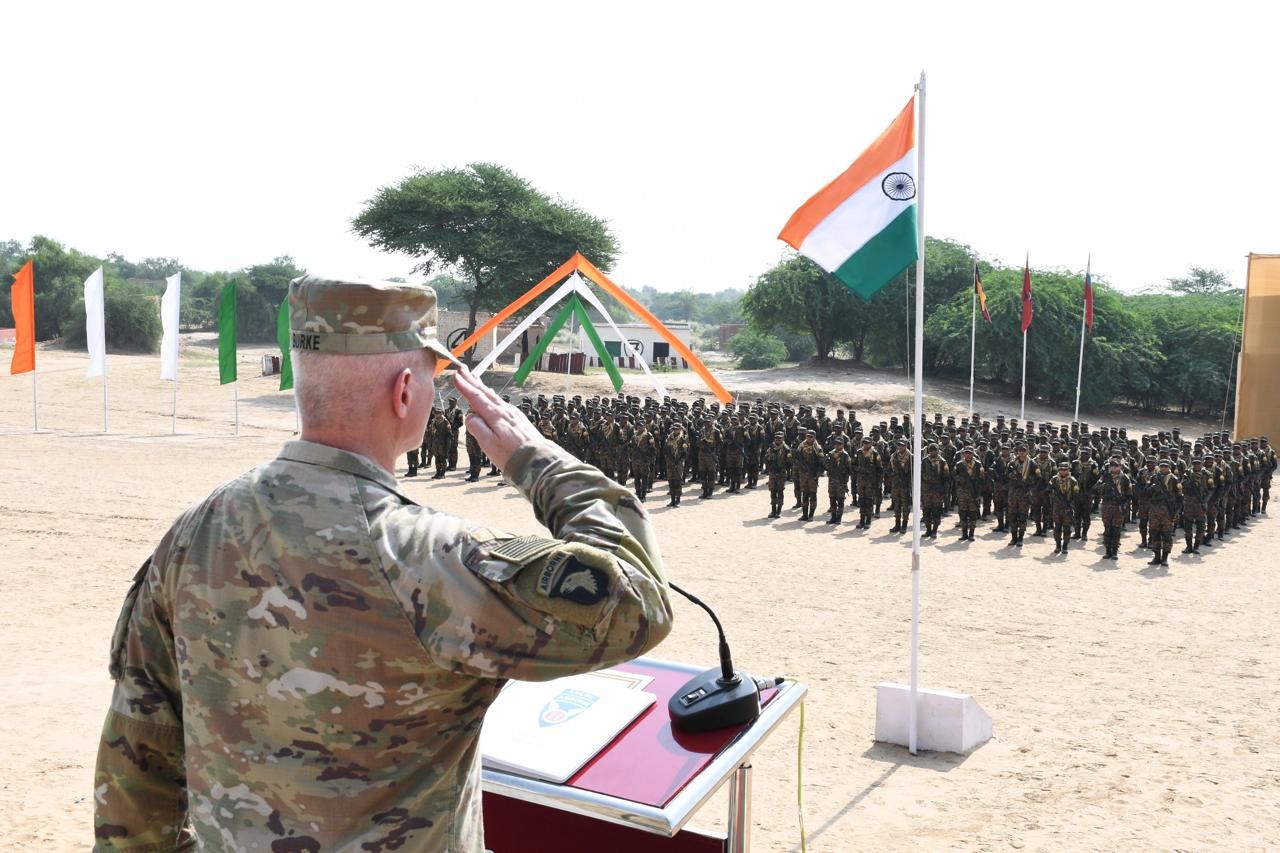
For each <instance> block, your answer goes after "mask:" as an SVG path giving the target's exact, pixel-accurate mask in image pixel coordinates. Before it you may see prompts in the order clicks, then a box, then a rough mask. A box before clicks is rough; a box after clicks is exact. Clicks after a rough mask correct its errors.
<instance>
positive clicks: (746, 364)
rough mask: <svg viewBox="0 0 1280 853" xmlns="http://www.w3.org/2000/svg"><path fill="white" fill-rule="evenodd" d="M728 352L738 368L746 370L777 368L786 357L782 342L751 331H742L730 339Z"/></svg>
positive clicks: (770, 336)
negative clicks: (736, 361)
mask: <svg viewBox="0 0 1280 853" xmlns="http://www.w3.org/2000/svg"><path fill="white" fill-rule="evenodd" d="M729 352H730V353H732V354H733V356H734V358H736V359H738V367H741V368H745V369H746V370H762V369H764V368H767V367H777V366H778V364H779V362H781V361H782V360H783V359H784V358H786V356H787V348H786V346H785V345H784V344H783V343H782V341H780V340H778V339H777V338H775V337H773V336H772V335H764V334H761V333H760V332H755V331H752V330H751V329H744V330H742V331H741V332H738V334H736V335H734V336H733V338H731V339H730V341H729Z"/></svg>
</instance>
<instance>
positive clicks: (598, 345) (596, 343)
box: [573, 293, 622, 393]
mask: <svg viewBox="0 0 1280 853" xmlns="http://www.w3.org/2000/svg"><path fill="white" fill-rule="evenodd" d="M573 313H574V314H576V315H577V316H578V322H579V324H581V325H582V331H584V332H586V333H587V338H588V339H589V340H590V341H591V346H593V347H594V348H595V351H596V355H598V356H599V357H600V363H601V364H603V365H604V371H605V373H608V374H609V381H610V382H611V383H613V390H614V392H615V393H617V392H618V391H621V390H622V374H621V373H619V372H618V367H617V365H615V364H614V363H613V358H612V357H611V356H610V355H609V350H607V349H605V346H604V341H602V340H600V333H599V332H597V331H596V327H595V326H593V325H591V318H590V317H588V316H587V309H586V308H583V307H582V303H581V302H580V301H579V300H578V295H577V294H576V293H575V294H574V295H573Z"/></svg>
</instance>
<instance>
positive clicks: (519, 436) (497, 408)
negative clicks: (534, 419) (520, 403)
mask: <svg viewBox="0 0 1280 853" xmlns="http://www.w3.org/2000/svg"><path fill="white" fill-rule="evenodd" d="M453 385H454V387H455V388H457V389H458V392H459V393H460V394H462V396H463V397H465V398H466V400H467V402H468V403H469V404H471V412H470V414H468V415H467V432H469V433H471V434H472V435H473V436H475V439H476V442H477V443H478V444H479V445H480V449H481V450H483V451H484V453H485V455H486V456H488V457H489V459H490V460H491V461H492V462H493V464H494V465H497V466H498V467H499V468H506V467H507V461H508V460H509V459H510V458H511V454H513V453H515V452H516V449H517V448H519V447H520V446H521V445H523V444H528V443H529V442H531V441H538V440H541V439H542V434H541V433H540V432H538V430H537V429H536V428H535V427H534V426H533V424H531V423H529V419H528V418H526V417H525V416H524V412H522V411H520V410H519V409H517V408H516V407H515V406H513V405H511V404H510V403H508V402H506V401H505V400H503V399H502V398H501V397H499V396H498V395H497V394H496V393H494V391H493V389H491V388H489V386H487V385H485V384H484V383H483V382H481V381H480V380H479V379H477V378H476V377H475V376H473V375H472V373H471V371H470V370H468V369H467V368H465V367H459V368H458V371H457V374H456V375H455V376H454V379H453Z"/></svg>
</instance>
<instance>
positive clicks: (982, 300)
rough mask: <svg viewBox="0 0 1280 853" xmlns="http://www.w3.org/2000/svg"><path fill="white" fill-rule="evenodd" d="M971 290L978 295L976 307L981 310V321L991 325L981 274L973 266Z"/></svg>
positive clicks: (975, 265)
mask: <svg viewBox="0 0 1280 853" xmlns="http://www.w3.org/2000/svg"><path fill="white" fill-rule="evenodd" d="M973 289H974V291H975V292H976V293H977V294H978V307H980V308H981V309H982V319H984V320H986V321H987V325H988V326H990V325H991V315H990V314H989V313H987V292H986V291H985V290H983V289H982V274H981V273H980V272H978V265H977V264H974V265H973Z"/></svg>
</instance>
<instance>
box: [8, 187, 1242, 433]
mask: <svg viewBox="0 0 1280 853" xmlns="http://www.w3.org/2000/svg"><path fill="white" fill-rule="evenodd" d="M351 227H352V231H353V232H354V233H356V234H358V235H360V236H362V237H364V238H365V239H367V240H368V241H369V243H370V244H371V245H372V246H374V247H376V248H380V249H383V250H385V251H390V252H396V253H400V254H403V255H406V256H408V257H409V258H410V259H412V261H413V271H414V272H418V273H422V274H424V275H426V276H428V277H429V278H428V283H429V284H431V285H432V286H433V287H435V289H436V291H437V293H438V294H439V297H440V304H441V305H442V306H445V307H449V308H453V309H456V310H463V311H467V312H468V314H469V326H470V329H471V330H474V329H475V327H476V318H477V314H478V313H479V312H481V311H496V310H499V309H501V308H502V307H503V306H505V305H507V304H508V303H510V302H511V301H512V300H514V299H515V298H517V297H519V296H520V295H521V294H523V293H524V292H525V291H527V290H528V289H529V288H530V287H532V286H533V285H534V284H536V283H537V282H538V281H540V280H541V279H542V278H544V277H545V276H547V275H548V274H549V273H550V272H552V271H553V270H554V269H555V268H556V267H557V266H559V265H560V264H561V263H562V262H563V261H565V260H566V259H567V258H569V257H570V256H571V255H572V254H573V253H574V252H575V251H580V252H582V253H583V254H584V255H585V256H587V257H588V258H590V259H591V260H592V261H593V262H594V263H595V264H596V265H597V266H598V267H600V268H601V269H602V270H604V271H606V272H607V271H608V270H610V269H611V268H612V266H613V264H614V262H615V260H616V258H617V256H618V253H619V251H620V243H619V240H618V238H617V236H616V235H615V234H614V233H613V231H612V229H611V228H610V226H609V223H608V222H607V221H606V220H604V219H603V218H600V217H597V216H594V215H592V214H590V213H588V212H587V211H584V210H582V209H581V208H579V207H577V206H576V205H574V204H572V203H570V202H567V201H564V200H563V199H560V198H558V197H555V196H551V195H549V194H547V193H545V192H543V191H541V190H539V189H537V188H536V187H534V186H533V185H532V184H530V183H529V182H528V181H526V180H525V179H523V178H521V177H520V176H518V175H516V174H515V173H514V172H512V171H511V170H509V169H507V168H506V167H503V166H500V165H497V164H493V163H472V164H469V165H467V166H466V167H463V168H456V169H441V170H435V171H418V172H415V173H413V174H411V175H409V176H408V177H406V178H404V179H403V180H402V181H400V182H399V183H397V184H394V185H391V186H387V187H382V188H380V189H379V190H377V191H376V192H375V193H374V195H373V196H372V197H371V198H370V199H369V200H368V201H367V202H366V203H365V205H364V208H363V209H362V210H361V211H360V212H359V213H358V214H357V215H356V216H355V217H354V218H353V219H352V222H351ZM29 258H34V259H35V262H36V264H35V276H36V282H35V284H36V324H37V326H36V336H37V339H39V340H48V339H51V338H56V337H65V338H66V339H67V340H68V342H69V343H71V344H72V345H83V340H84V307H83V296H82V293H83V289H82V285H83V282H84V279H85V278H86V277H87V276H88V275H89V274H90V273H91V272H92V271H93V270H94V269H95V268H96V267H97V266H98V265H99V264H101V265H102V266H103V267H104V272H105V276H106V312H107V339H108V343H109V344H110V345H111V346H112V347H115V348H122V349H133V350H138V351H151V350H154V349H155V348H156V346H157V345H158V341H159V336H160V328H159V316H158V315H159V311H158V301H159V296H160V294H161V293H162V292H163V290H164V278H165V277H166V276H168V275H171V274H173V273H174V272H179V271H180V272H182V274H183V287H182V306H181V323H182V326H183V327H184V328H187V329H202V328H212V327H213V326H214V324H215V320H216V312H217V299H218V294H219V292H220V291H221V288H222V287H223V285H225V284H226V282H227V281H229V280H230V279H232V278H235V279H236V280H237V282H238V284H239V290H238V294H237V295H238V299H237V314H238V322H239V334H240V337H241V339H242V340H245V341H262V342H267V341H272V340H274V339H275V318H276V309H277V306H278V305H279V304H280V302H281V300H282V299H284V297H285V295H286V294H287V292H288V283H289V280H290V279H292V278H294V277H295V276H298V275H301V274H302V273H303V270H302V269H300V268H299V267H298V266H297V265H296V264H295V263H294V261H293V259H292V258H290V257H287V256H281V257H278V258H275V259H273V260H272V261H270V262H268V263H262V264H256V265H252V266H248V267H244V268H242V269H239V270H233V271H217V272H203V271H199V270H193V269H189V268H186V267H184V266H183V265H182V264H181V263H180V262H179V261H178V260H177V259H174V258H146V259H144V260H142V261H139V262H131V261H129V260H127V259H125V258H123V257H120V256H119V255H116V254H108V255H107V257H106V258H96V257H93V256H90V255H86V254H83V253H81V252H79V251H77V250H75V249H73V248H67V247H64V246H62V245H61V244H59V243H57V242H56V241H54V240H52V239H50V238H48V237H43V236H37V237H35V238H33V239H32V241H31V243H30V244H29V245H28V246H22V245H21V244H19V243H17V242H16V241H8V242H0V282H8V281H9V280H10V278H9V276H10V275H11V274H12V273H13V272H15V271H16V270H17V269H18V268H19V267H20V266H21V265H22V264H23V263H25V261H26V260H27V259H29ZM925 264H926V269H927V275H928V282H927V285H928V286H927V288H926V292H925V306H924V312H925V317H926V322H925V341H924V369H925V372H926V373H927V374H929V375H934V376H954V377H963V378H965V379H967V378H968V368H969V328H970V326H969V324H970V310H971V304H972V301H971V300H972V293H973V270H974V265H975V264H976V265H977V267H978V269H979V270H980V271H981V274H982V279H983V282H984V286H985V289H986V292H987V300H988V302H987V304H988V308H989V310H990V313H991V317H992V321H993V322H992V324H990V325H988V324H986V323H985V322H984V321H982V320H981V319H980V320H979V323H978V331H977V360H976V373H977V377H978V379H979V380H981V381H983V382H985V383H992V384H995V385H998V386H1004V387H1005V389H1006V390H1007V391H1011V392H1016V390H1017V387H1018V383H1019V382H1020V379H1021V371H1022V360H1021V351H1022V347H1021V343H1022V342H1021V340H1020V336H1021V332H1020V328H1019V322H1018V320H1019V317H1020V315H1021V286H1022V269H1021V267H1005V266H1002V265H1000V264H996V263H991V262H988V261H985V260H982V259H981V258H979V257H978V255H977V253H976V252H974V250H973V249H971V248H970V247H969V246H967V245H964V244H962V243H958V242H956V241H953V240H945V239H937V238H928V239H927V240H926V241H925ZM914 272H915V271H914V267H912V268H911V269H909V270H907V271H906V272H904V273H903V275H901V276H899V277H898V278H897V279H896V280H895V281H894V282H892V283H890V284H889V285H888V286H886V287H885V288H883V289H882V290H881V291H880V292H879V293H877V294H876V295H875V296H874V297H873V298H872V299H870V300H869V301H863V300H862V299H860V298H859V297H857V296H855V295H854V294H852V293H851V292H849V291H848V290H847V289H845V288H844V286H843V285H841V284H840V283H839V282H838V281H836V280H835V279H834V278H832V277H831V276H829V275H828V274H827V273H825V272H823V271H822V270H821V269H820V268H819V267H818V266H816V265H815V264H813V263H812V262H811V261H809V260H808V259H806V258H804V257H802V256H799V255H793V256H790V257H787V258H785V259H784V260H782V261H781V262H779V263H778V264H776V265H774V266H773V267H771V268H770V269H768V270H766V271H765V272H764V273H763V274H762V275H761V276H760V277H759V279H758V280H757V281H756V282H755V283H754V284H753V285H752V286H751V287H750V288H749V289H748V290H747V291H746V292H745V293H744V292H743V291H740V290H733V289H726V290H721V291H719V292H716V293H699V292H695V291H693V290H692V289H687V288H686V289H683V290H679V291H674V292H668V291H659V290H657V289H655V288H653V287H652V286H646V287H644V288H642V289H641V290H640V291H639V292H637V293H636V294H635V296H636V298H637V299H638V300H639V301H640V302H641V304H643V305H645V306H646V307H647V308H648V309H649V310H650V311H652V312H653V313H654V314H655V315H656V316H657V317H658V319H660V320H663V321H671V320H685V321H689V322H690V323H692V324H694V331H695V335H696V338H695V339H696V340H698V341H699V342H700V343H701V344H702V345H703V346H704V347H709V346H710V345H711V341H712V339H713V338H714V336H715V331H716V329H717V327H718V326H719V325H720V324H736V323H741V322H749V324H750V328H749V330H748V331H747V332H746V333H744V334H742V335H739V338H741V340H738V341H736V344H735V345H734V346H733V347H731V351H733V352H734V353H735V355H736V356H737V357H738V358H739V361H740V364H742V365H743V366H752V367H760V366H767V365H769V364H774V363H777V361H778V360H779V359H782V358H785V359H788V360H793V361H803V360H806V359H809V358H813V359H815V360H817V361H825V360H829V359H832V358H835V357H837V356H844V357H847V358H851V359H852V360H853V361H855V362H857V363H860V364H865V365H868V366H871V367H883V368H893V367H903V366H905V365H907V364H908V359H909V358H910V353H911V352H912V346H913V342H912V338H911V333H912V322H911V321H912V318H913V316H914V315H913V312H914V293H915V284H914V280H913V276H914ZM1082 279H1083V274H1082V273H1077V272H1067V271H1063V270H1034V271H1033V282H1034V285H1033V289H1034V302H1035V322H1034V324H1033V326H1032V328H1031V332H1030V334H1029V336H1028V341H1027V343H1028V363H1027V387H1028V390H1029V392H1030V393H1031V394H1032V396H1034V397H1039V398H1040V399H1042V400H1044V401H1045V402H1047V403H1050V404H1066V403H1069V402H1071V401H1072V400H1073V399H1074V395H1075V373H1076V354H1077V352H1078V350H1077V347H1078V345H1079V330H1080V310H1081V302H1082V287H1083V285H1082ZM602 299H603V300H604V303H605V304H606V306H607V307H608V308H609V310H610V312H611V313H614V314H615V316H617V317H618V318H619V319H624V318H629V316H630V315H629V312H627V311H626V310H625V309H624V308H623V307H622V306H621V305H619V304H617V303H616V302H614V301H613V299H612V298H611V297H610V296H609V295H608V294H602ZM1094 302H1095V312H1096V316H1097V321H1096V325H1095V327H1094V329H1093V332H1092V333H1091V335H1090V336H1089V340H1088V344H1087V347H1086V351H1085V364H1084V371H1085V377H1086V381H1085V382H1084V391H1083V398H1082V403H1083V404H1084V405H1085V406H1086V407H1087V408H1092V409H1099V408H1103V407H1106V406H1108V405H1110V404H1112V403H1122V404H1130V405H1134V406H1139V407H1142V408H1145V409H1152V410H1154V409H1164V408H1176V409H1178V410H1180V411H1182V412H1184V413H1186V414H1215V413H1217V412H1220V411H1221V410H1222V407H1223V405H1224V401H1226V404H1227V405H1230V401H1231V399H1232V398H1233V397H1234V391H1233V382H1234V378H1233V376H1232V373H1233V370H1232V360H1233V359H1232V355H1233V353H1234V352H1235V350H1236V348H1237V347H1238V344H1239V331H1240V330H1239V326H1240V314H1241V307H1242V303H1243V292H1242V291H1241V290H1238V289H1233V288H1231V286H1230V284H1229V282H1228V281H1227V279H1226V277H1225V276H1224V275H1222V274H1221V273H1219V272H1216V271H1213V270H1205V269H1201V268H1192V270H1191V271H1190V272H1189V274H1188V275H1187V276H1185V277H1183V278H1178V279H1173V280H1170V281H1169V282H1166V283H1165V284H1164V285H1162V286H1161V287H1160V288H1155V289H1153V290H1152V291H1151V292H1144V293H1138V294H1127V293H1121V292H1119V291H1116V290H1113V289H1112V288H1110V287H1109V286H1108V285H1107V284H1106V283H1105V282H1104V281H1101V280H1097V281H1095V282H1094ZM12 322H13V318H12V313H11V311H10V306H9V289H8V288H7V287H0V325H5V326H7V325H12ZM717 343H718V342H717Z"/></svg>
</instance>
